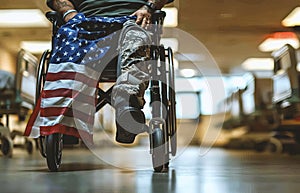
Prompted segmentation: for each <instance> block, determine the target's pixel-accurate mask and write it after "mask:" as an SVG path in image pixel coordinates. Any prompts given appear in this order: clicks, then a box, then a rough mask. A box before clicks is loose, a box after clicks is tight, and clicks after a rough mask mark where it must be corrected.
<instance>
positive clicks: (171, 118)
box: [167, 47, 177, 156]
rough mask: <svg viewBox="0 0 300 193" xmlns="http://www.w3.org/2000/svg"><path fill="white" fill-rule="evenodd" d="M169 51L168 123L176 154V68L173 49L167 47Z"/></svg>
mask: <svg viewBox="0 0 300 193" xmlns="http://www.w3.org/2000/svg"><path fill="white" fill-rule="evenodd" d="M167 53H168V63H169V79H168V83H169V88H168V93H169V96H168V97H169V101H170V104H171V105H170V107H169V109H168V125H169V127H170V129H169V134H170V145H171V154H172V156H175V155H176V153H177V122H176V119H177V117H176V93H175V70H174V64H173V57H174V56H173V51H172V49H171V48H170V47H169V48H167Z"/></svg>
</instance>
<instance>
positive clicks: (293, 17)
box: [281, 7, 300, 27]
mask: <svg viewBox="0 0 300 193" xmlns="http://www.w3.org/2000/svg"><path fill="white" fill-rule="evenodd" d="M281 24H282V25H283V26H285V27H294V26H299V25H300V7H296V8H295V9H294V10H293V11H292V12H291V13H290V14H289V15H288V16H287V17H286V18H284V19H283V20H282V22H281Z"/></svg>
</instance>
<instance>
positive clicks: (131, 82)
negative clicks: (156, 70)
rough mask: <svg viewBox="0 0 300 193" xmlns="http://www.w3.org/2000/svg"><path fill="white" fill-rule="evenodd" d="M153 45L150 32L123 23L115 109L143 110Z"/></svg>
mask: <svg viewBox="0 0 300 193" xmlns="http://www.w3.org/2000/svg"><path fill="white" fill-rule="evenodd" d="M150 44H151V36H150V34H149V32H147V31H146V30H145V29H143V28H141V27H140V26H138V25H137V24H135V22H134V21H132V20H129V21H127V22H125V23H124V27H123V29H122V31H121V34H120V38H119V47H118V52H119V54H118V56H119V58H118V65H119V67H120V69H121V71H120V75H119V76H118V79H117V81H116V84H115V86H114V88H113V91H112V101H113V106H114V107H118V106H128V105H129V106H134V107H138V108H143V106H144V104H145V99H144V93H145V90H146V89H147V87H148V84H149V78H150V76H149V72H150V70H151V69H150V68H151V65H150Z"/></svg>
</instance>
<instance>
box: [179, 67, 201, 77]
mask: <svg viewBox="0 0 300 193" xmlns="http://www.w3.org/2000/svg"><path fill="white" fill-rule="evenodd" d="M180 74H181V75H182V76H183V77H185V78H191V77H193V76H195V75H196V74H197V73H196V71H195V70H194V69H189V68H186V69H182V70H180Z"/></svg>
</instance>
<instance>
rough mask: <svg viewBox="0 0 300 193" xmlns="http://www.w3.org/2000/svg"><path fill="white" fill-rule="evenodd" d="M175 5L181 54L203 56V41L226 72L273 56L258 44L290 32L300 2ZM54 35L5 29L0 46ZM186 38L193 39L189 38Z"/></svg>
mask: <svg viewBox="0 0 300 193" xmlns="http://www.w3.org/2000/svg"><path fill="white" fill-rule="evenodd" d="M44 2H45V1H43V0H38V1H37V0H26V1H24V0H10V1H3V2H1V5H0V8H1V9H8V8H9V9H10V8H39V9H41V10H42V11H43V12H46V11H47V10H48V8H47V7H46V6H45V3H44ZM174 5H175V6H176V7H178V9H179V25H178V27H177V28H176V29H177V31H180V33H177V35H175V36H177V38H178V39H179V45H180V52H182V53H189V54H197V53H200V54H201V52H204V51H203V50H204V49H198V48H199V46H198V47H197V46H193V44H200V45H201V46H202V48H203V47H204V48H206V49H207V50H205V52H207V53H210V54H211V57H212V60H214V61H215V62H216V64H217V66H218V67H219V68H220V69H221V71H222V72H224V73H228V72H230V71H231V69H232V68H235V67H238V66H240V64H241V63H242V62H243V61H244V60H245V59H246V58H248V57H268V56H270V53H262V52H260V51H259V50H258V45H259V44H260V43H261V42H262V41H263V40H264V38H265V37H266V35H267V34H268V33H271V32H275V31H290V29H287V28H284V27H283V26H282V25H281V20H282V19H283V18H284V17H285V16H286V15H287V14H288V13H289V12H290V11H291V10H292V9H293V8H295V7H296V6H298V5H299V0H177V1H176V0H175V3H174ZM50 34H51V28H50V27H49V28H0V44H1V46H2V47H4V48H5V49H8V50H9V51H12V52H15V53H16V52H17V51H18V50H19V49H20V48H19V44H20V41H22V40H49V39H50ZM166 34H169V35H170V34H171V36H172V34H174V30H173V31H172V30H170V29H167V30H166ZM178 34H179V35H178ZM184 36H186V37H189V39H188V41H186V39H185V38H183V37H184ZM181 38H182V39H181ZM189 41H190V42H189ZM180 65H181V64H180ZM198 67H200V68H201V62H200V63H199V66H198Z"/></svg>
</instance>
